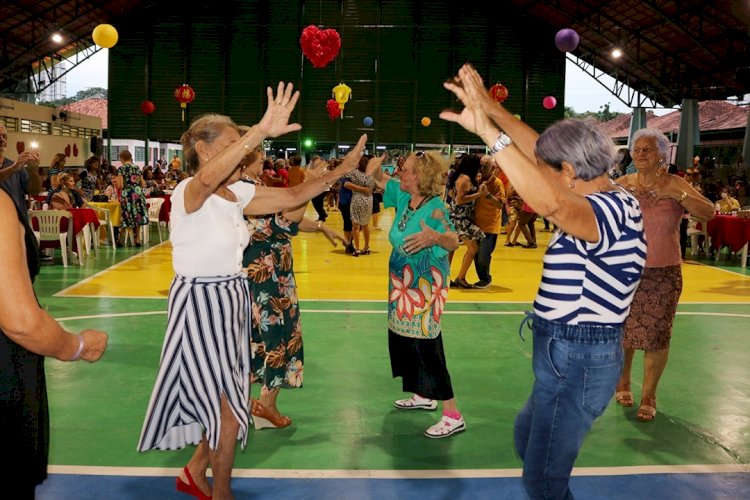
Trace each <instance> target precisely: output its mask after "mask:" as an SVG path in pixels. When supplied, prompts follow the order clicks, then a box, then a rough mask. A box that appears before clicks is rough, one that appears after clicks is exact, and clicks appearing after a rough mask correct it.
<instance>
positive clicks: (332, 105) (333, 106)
mask: <svg viewBox="0 0 750 500" xmlns="http://www.w3.org/2000/svg"><path fill="white" fill-rule="evenodd" d="M326 111H328V118H330V119H331V121H333V120H335V119H336V118H338V117H339V116H341V109H339V103H337V102H336V100H335V99H328V102H327V103H326Z"/></svg>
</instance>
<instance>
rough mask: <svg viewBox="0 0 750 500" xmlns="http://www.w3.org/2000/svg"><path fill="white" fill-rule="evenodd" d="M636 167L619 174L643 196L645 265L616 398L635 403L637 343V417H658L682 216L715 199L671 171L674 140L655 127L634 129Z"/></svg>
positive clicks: (703, 210)
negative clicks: (633, 382)
mask: <svg viewBox="0 0 750 500" xmlns="http://www.w3.org/2000/svg"><path fill="white" fill-rule="evenodd" d="M633 144H635V147H634V148H633V158H634V161H635V167H636V169H637V172H636V173H632V174H628V175H625V176H623V177H620V178H618V179H617V182H618V183H620V184H622V185H624V186H625V187H627V188H628V189H629V190H630V191H632V192H633V194H634V195H635V196H636V198H638V200H639V201H640V203H641V210H642V212H643V222H644V227H645V232H646V243H647V246H648V247H647V248H648V249H647V254H646V267H645V269H644V271H643V277H642V279H641V284H640V286H639V287H638V290H637V291H636V293H635V297H634V298H633V303H632V305H631V306H630V313H629V315H628V318H627V319H626V320H625V332H624V336H623V349H624V351H625V360H624V365H623V368H622V375H621V376H620V382H619V383H618V384H617V392H616V394H615V399H616V400H617V403H618V404H620V405H622V406H633V393H632V392H631V390H630V372H631V368H632V365H633V355H634V354H635V351H636V349H637V350H642V351H644V362H643V364H644V374H643V388H642V391H641V405H640V407H639V408H638V413H637V417H638V419H639V420H642V421H646V422H648V421H651V420H653V419H654V418H655V417H656V386H657V385H658V384H659V379H660V378H661V375H662V373H663V372H664V368H665V367H666V365H667V358H668V357H669V341H670V338H671V336H672V323H673V321H674V317H675V313H676V312H677V303H678V301H679V299H680V294H681V293H682V268H681V266H682V253H681V250H680V222H681V220H682V215H683V212H684V211H685V210H687V211H688V212H690V214H691V215H692V216H694V217H696V218H698V219H702V220H709V219H711V218H712V217H713V211H714V208H713V204H712V203H711V202H710V201H709V200H708V199H707V198H705V197H703V196H702V195H701V194H700V193H699V192H698V191H696V190H695V189H694V188H693V187H692V186H691V185H690V183H688V182H687V181H685V180H684V179H682V178H681V177H680V176H678V175H672V174H668V173H667V170H666V168H667V161H666V160H667V154H668V152H669V140H668V139H667V138H666V137H665V136H664V134H662V133H661V131H659V130H657V129H652V128H645V129H641V130H638V131H637V132H636V133H635V134H634V135H633Z"/></svg>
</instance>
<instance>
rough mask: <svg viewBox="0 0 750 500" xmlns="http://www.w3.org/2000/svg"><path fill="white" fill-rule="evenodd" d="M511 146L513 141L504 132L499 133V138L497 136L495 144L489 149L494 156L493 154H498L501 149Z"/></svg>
mask: <svg viewBox="0 0 750 500" xmlns="http://www.w3.org/2000/svg"><path fill="white" fill-rule="evenodd" d="M511 144H513V141H512V140H511V139H510V137H508V136H507V135H506V134H505V132H501V133H500V135H499V136H497V139H496V140H495V144H493V145H492V147H491V148H490V151H491V152H492V154H493V155H494V154H495V153H499V152H500V151H502V150H503V149H505V148H507V147H508V146H510V145H511Z"/></svg>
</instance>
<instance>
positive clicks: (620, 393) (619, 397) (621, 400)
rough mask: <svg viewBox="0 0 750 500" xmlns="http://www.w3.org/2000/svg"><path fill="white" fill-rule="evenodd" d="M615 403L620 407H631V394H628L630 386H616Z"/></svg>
mask: <svg viewBox="0 0 750 500" xmlns="http://www.w3.org/2000/svg"><path fill="white" fill-rule="evenodd" d="M615 390H616V391H617V392H615V401H617V404H618V405H620V406H627V407H630V406H633V393H632V392H630V384H629V383H628V384H617V389H615Z"/></svg>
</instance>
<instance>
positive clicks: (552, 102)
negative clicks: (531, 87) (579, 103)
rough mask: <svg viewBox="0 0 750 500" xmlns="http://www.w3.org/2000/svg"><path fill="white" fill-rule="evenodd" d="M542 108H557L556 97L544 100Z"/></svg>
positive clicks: (548, 97) (549, 96)
mask: <svg viewBox="0 0 750 500" xmlns="http://www.w3.org/2000/svg"><path fill="white" fill-rule="evenodd" d="M542 106H544V109H553V108H554V107H555V106H557V99H555V97H554V96H551V95H548V96H547V97H545V98H544V99H542Z"/></svg>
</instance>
